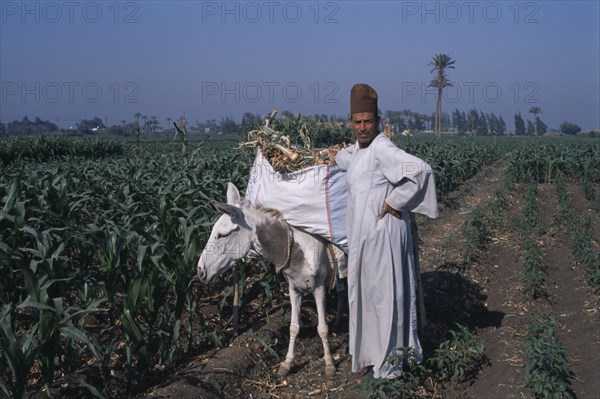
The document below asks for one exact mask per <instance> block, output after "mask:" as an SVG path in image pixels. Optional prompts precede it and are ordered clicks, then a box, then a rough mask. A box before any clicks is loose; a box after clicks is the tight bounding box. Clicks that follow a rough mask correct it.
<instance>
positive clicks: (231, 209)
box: [213, 202, 244, 224]
mask: <svg viewBox="0 0 600 399" xmlns="http://www.w3.org/2000/svg"><path fill="white" fill-rule="evenodd" d="M213 205H214V206H215V208H217V210H218V211H219V212H221V213H224V214H227V215H229V216H230V217H231V220H232V221H233V222H234V223H238V224H239V223H240V221H242V220H244V212H242V210H241V209H240V208H238V207H237V206H234V205H230V204H225V203H223V202H213Z"/></svg>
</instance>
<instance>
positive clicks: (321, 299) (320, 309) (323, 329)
mask: <svg viewBox="0 0 600 399" xmlns="http://www.w3.org/2000/svg"><path fill="white" fill-rule="evenodd" d="M325 300H326V298H325V286H320V287H317V288H316V289H315V302H316V304H317V314H318V315H319V324H318V325H317V331H319V336H320V337H321V341H323V359H324V360H325V375H326V376H327V377H333V376H334V375H335V371H336V370H335V366H334V365H333V358H332V357H331V352H330V351H329V341H328V337H327V336H328V334H329V329H328V328H327V320H326V319H325Z"/></svg>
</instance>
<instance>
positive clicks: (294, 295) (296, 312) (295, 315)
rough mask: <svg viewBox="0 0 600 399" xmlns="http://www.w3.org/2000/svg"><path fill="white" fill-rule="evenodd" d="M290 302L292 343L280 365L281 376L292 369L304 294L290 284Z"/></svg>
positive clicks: (279, 372)
mask: <svg viewBox="0 0 600 399" xmlns="http://www.w3.org/2000/svg"><path fill="white" fill-rule="evenodd" d="M290 302H291V303H292V315H291V319H292V320H291V321H290V344H289V345H288V351H287V355H286V357H285V360H284V362H283V363H281V365H280V366H279V371H277V374H278V375H279V376H281V377H285V376H286V375H288V373H289V372H290V370H291V369H292V362H293V361H294V345H295V343H296V337H297V336H298V332H299V331H300V306H301V305H302V295H300V294H299V293H298V292H296V290H295V289H294V288H293V287H292V285H291V284H290Z"/></svg>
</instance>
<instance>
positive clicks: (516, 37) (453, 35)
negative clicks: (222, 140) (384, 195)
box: [0, 0, 600, 130]
mask: <svg viewBox="0 0 600 399" xmlns="http://www.w3.org/2000/svg"><path fill="white" fill-rule="evenodd" d="M438 53H446V54H448V55H450V56H451V57H452V58H453V59H454V60H455V61H456V64H455V67H456V68H455V69H454V70H450V71H449V77H450V80H451V81H453V82H454V87H453V88H449V89H448V91H447V92H446V95H445V99H444V103H443V110H444V111H446V112H451V111H452V110H454V109H455V108H458V109H459V110H461V111H468V110H469V109H471V108H473V107H475V108H477V109H479V110H481V111H483V112H486V113H489V112H494V113H495V114H497V115H502V116H503V117H504V119H505V121H506V122H507V125H508V129H509V130H511V129H512V128H513V115H514V113H515V112H517V111H520V112H521V113H522V114H523V116H524V117H526V118H531V115H530V114H528V110H529V109H530V108H531V107H532V106H539V107H540V108H541V109H542V111H543V114H542V115H541V118H542V120H543V121H545V122H546V123H547V124H548V125H549V126H550V127H553V128H557V127H558V126H559V125H560V123H561V122H563V121H565V120H568V121H570V122H573V123H577V124H579V125H580V126H581V127H582V128H584V129H600V2H598V1H449V2H448V1H431V2H424V1H371V2H367V1H266V0H265V1H227V2H225V1H170V2H166V1H119V2H118V1H91V2H89V1H69V2H67V1H62V0H61V1H6V0H1V1H0V84H1V86H0V90H1V91H0V120H2V121H3V122H8V121H11V120H15V119H21V118H22V117H23V116H25V115H28V116H29V117H30V118H33V117H35V116H39V117H41V118H42V119H46V120H50V121H52V122H55V123H56V122H57V121H58V123H59V126H60V127H68V126H71V125H74V124H75V123H76V122H77V121H79V120H81V119H84V118H86V119H88V118H92V117H95V116H98V117H101V118H102V119H106V120H107V121H108V123H109V124H114V123H120V121H122V120H126V121H131V120H133V115H134V114H135V113H136V112H140V113H142V114H143V115H147V116H156V117H158V119H159V120H160V122H161V123H162V124H163V126H164V125H165V124H166V122H165V118H167V117H170V118H173V119H176V118H178V117H179V116H180V115H181V114H182V113H185V115H186V117H187V118H188V120H189V121H191V122H192V123H193V122H194V121H195V120H198V121H200V122H203V121H205V120H207V119H217V120H220V118H221V117H222V116H227V115H230V116H233V117H234V119H236V120H237V121H238V122H239V121H240V120H241V116H242V114H243V113H244V112H253V113H260V114H266V113H268V112H269V111H270V110H271V108H273V107H276V108H278V109H280V110H289V111H291V112H294V113H296V112H300V113H302V114H307V113H308V114H313V113H319V114H321V113H325V114H337V115H340V116H346V115H347V113H348V110H349V100H348V93H349V91H350V87H351V86H352V84H353V83H356V82H367V83H370V84H371V85H372V86H373V87H375V89H376V90H377V91H378V92H379V96H380V101H379V105H380V108H381V109H382V110H384V111H385V110H403V109H411V110H413V111H417V112H420V113H427V114H430V113H432V112H433V111H434V108H435V107H434V105H435V94H434V92H433V91H432V89H430V88H427V83H428V82H429V80H430V79H431V73H430V67H429V66H428V65H427V64H428V63H429V62H430V61H431V59H432V58H433V56H434V55H435V54H438Z"/></svg>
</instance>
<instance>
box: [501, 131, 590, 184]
mask: <svg viewBox="0 0 600 399" xmlns="http://www.w3.org/2000/svg"><path fill="white" fill-rule="evenodd" d="M510 173H512V175H513V176H514V178H515V180H516V181H518V182H521V181H523V182H529V181H531V180H535V181H537V182H539V183H551V182H553V181H554V180H555V179H556V178H557V176H559V175H561V174H564V175H566V176H573V177H576V178H578V179H583V180H586V181H589V182H600V142H599V141H598V140H596V139H593V140H590V141H588V140H583V141H558V139H553V140H548V141H535V142H533V141H532V142H525V143H523V145H520V146H518V147H517V148H516V149H515V150H514V151H513V163H512V164H511V166H510Z"/></svg>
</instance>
